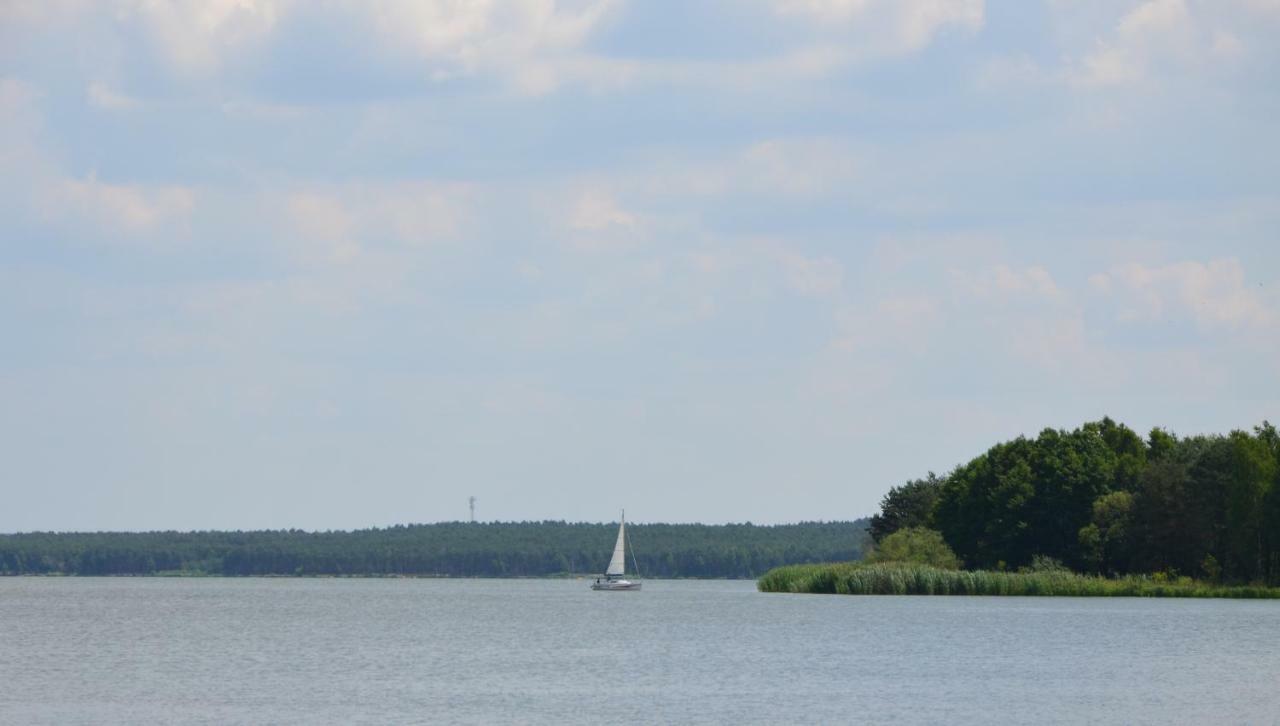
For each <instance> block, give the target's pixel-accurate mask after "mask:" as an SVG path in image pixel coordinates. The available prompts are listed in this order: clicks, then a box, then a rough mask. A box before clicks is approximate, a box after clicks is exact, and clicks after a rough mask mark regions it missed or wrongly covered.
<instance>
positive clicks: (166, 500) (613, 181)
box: [0, 0, 1280, 531]
mask: <svg viewBox="0 0 1280 726" xmlns="http://www.w3.org/2000/svg"><path fill="white" fill-rule="evenodd" d="M1278 33H1280V2H1278V1H1277V0H1204V1H1199V0H1150V1H1149V2H1122V1H1120V0H1070V1H1069V0H1044V1H1043V2H1032V1H1029V0H988V1H987V2H983V0H699V1H696V2H688V1H685V0H681V1H679V2H655V1H652V0H630V1H627V0H584V1H581V2H563V3H562V2H556V1H555V0H492V1H485V0H475V1H468V0H424V1H423V2H416V3H408V2H392V1H389V0H351V1H347V0H314V1H313V0H306V1H303V0H298V1H296V2H291V1H289V0H209V1H208V2H185V1H179V2H163V1H162V0H146V1H143V0H118V1H117V0H101V1H92V2H68V1H64V0H0V333H2V335H0V441H2V442H3V443H2V444H0V531H22V530H32V529H57V530H69V529H92V530H97V529H152V528H165V529H168V528H175V529H188V528H260V527H271V528H277V527H301V528H307V529H314V528H350V527H363V526H369V525H386V524H393V523H397V522H422V521H438V520H450V519H462V518H465V517H466V513H467V506H466V505H467V502H466V500H467V497H468V496H469V495H475V496H476V497H478V499H479V502H478V512H479V515H480V517H481V518H482V519H486V520H487V519H503V520H512V519H515V520H523V519H543V518H551V519H569V520H591V521H600V520H607V519H610V518H613V517H615V516H616V514H617V509H618V508H619V507H622V506H626V507H627V509H628V511H629V512H630V514H631V516H633V517H634V518H635V519H638V520H642V521H708V522H725V521H744V520H750V521H754V522H758V523H759V522H770V523H771V522H787V521H796V520H802V519H846V518H852V517H855V516H860V515H866V514H870V513H871V512H873V511H874V510H875V508H876V505H877V502H878V501H879V499H880V497H881V495H882V494H883V493H884V491H885V490H886V489H887V488H888V487H889V486H891V485H894V484H897V483H901V482H902V481H904V480H905V479H908V478H912V477H916V476H920V475H923V474H924V473H925V472H927V471H929V470H931V469H932V470H937V471H939V472H942V471H945V470H947V469H949V468H950V467H952V466H954V465H955V464H957V463H960V462H962V461H965V460H967V459H968V458H970V457H972V456H974V455H976V454H978V453H980V452H981V451H982V450H984V449H985V448H986V447H987V446H989V445H990V444H992V443H994V442H996V441H998V440H1003V439H1007V438H1011V437H1014V436H1017V435H1019V434H1023V433H1027V434H1034V433H1035V432H1037V431H1038V430H1040V429H1041V428H1043V427H1046V426H1053V427H1074V426H1076V425H1078V424H1080V423H1081V422H1083V421H1086V420H1092V419H1096V418H1100V417H1102V416H1104V415H1111V416H1112V417H1114V418H1117V419H1119V420H1122V421H1124V422H1127V423H1129V424H1130V425H1131V426H1133V427H1134V428H1137V429H1139V430H1140V431H1144V432H1145V431H1146V430H1147V429H1149V428H1150V427H1152V426H1154V425H1162V426H1166V427H1168V428H1171V429H1173V430H1174V431H1176V432H1179V433H1196V432H1215V431H1226V430H1229V429H1232V428H1243V427H1250V426H1253V425H1255V424H1257V423H1259V422H1260V421H1262V420H1263V419H1264V418H1269V419H1271V420H1272V421H1275V420H1277V419H1280V141H1278V140H1277V125H1276V124H1277V121H1276V119H1277V118H1280V44H1277V43H1276V42H1275V38H1276V37H1277V34H1278Z"/></svg>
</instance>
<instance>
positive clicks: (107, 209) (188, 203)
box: [42, 174, 195, 233]
mask: <svg viewBox="0 0 1280 726" xmlns="http://www.w3.org/2000/svg"><path fill="white" fill-rule="evenodd" d="M42 202H43V207H44V211H45V214H46V216H48V217H49V218H51V219H57V220H60V219H62V218H64V217H66V216H68V215H70V216H72V217H79V218H82V219H85V220H87V221H89V222H91V223H94V224H105V225H108V226H110V227H113V228H116V229H119V230H121V231H124V232H127V233H139V232H147V231H151V230H155V229H156V228H158V227H160V226H161V225H165V224H172V223H176V222H181V221H184V220H186V219H187V218H188V217H189V216H190V215H191V212H192V210H193V209H194V207H195V194H194V192H193V191H192V190H191V189H190V188H188V187H183V186H146V185H131V184H109V183H106V182H102V181H99V180H98V179H97V178H96V177H95V176H94V175H92V174H90V175H89V176H87V177H85V178H84V179H64V180H61V181H60V182H57V183H55V184H54V185H53V186H52V188H51V189H49V190H47V191H46V193H45V194H44V197H43V200H42Z"/></svg>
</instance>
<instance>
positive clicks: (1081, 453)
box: [871, 418, 1280, 585]
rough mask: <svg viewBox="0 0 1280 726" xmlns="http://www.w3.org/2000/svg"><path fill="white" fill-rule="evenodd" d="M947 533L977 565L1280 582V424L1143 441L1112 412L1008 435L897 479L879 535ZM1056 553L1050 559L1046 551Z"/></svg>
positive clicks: (875, 531) (876, 522)
mask: <svg viewBox="0 0 1280 726" xmlns="http://www.w3.org/2000/svg"><path fill="white" fill-rule="evenodd" d="M916 527H924V528H930V529H933V530H937V531H938V532H940V533H941V534H942V537H943V539H945V541H946V544H947V545H949V546H950V548H951V549H952V550H953V551H954V552H955V554H956V555H958V556H959V557H960V559H961V560H962V561H963V565H964V566H965V567H966V568H971V569H995V570H1006V569H1008V570H1012V569H1017V568H1020V567H1027V566H1032V567H1033V568H1034V566H1035V565H1036V564H1037V563H1038V562H1039V563H1043V562H1045V561H1057V562H1060V563H1062V564H1065V565H1066V566H1068V567H1070V568H1071V569H1073V570H1076V571H1081V572H1092V573H1098V574H1105V575H1123V574H1131V573H1133V574H1141V573H1164V574H1166V575H1179V576H1189V577H1194V578H1199V579H1202V580H1207V581H1210V582H1227V583H1268V584H1273V585H1274V584H1278V583H1280V435H1278V434H1277V431H1276V428H1275V427H1274V426H1272V425H1271V424H1269V423H1266V422H1263V423H1262V425H1260V426H1257V427H1256V428H1254V430H1253V431H1252V432H1248V431H1232V432H1231V433H1229V434H1227V435H1225V436H1223V435H1210V436H1188V437H1185V438H1179V437H1178V436H1175V435H1174V434H1172V433H1169V432H1168V431H1165V430H1164V429H1160V428H1156V429H1153V430H1152V431H1151V432H1150V433H1149V434H1148V435H1147V437H1146V438H1145V439H1144V438H1142V437H1141V436H1139V435H1138V434H1136V433H1135V432H1134V431H1132V430H1131V429H1129V428H1128V427H1127V426H1124V425H1123V424H1118V423H1116V422H1115V421H1112V420H1111V419H1109V418H1104V419H1103V420H1101V421H1096V422H1093V423H1087V424H1084V425H1083V426H1081V427H1079V428H1077V429H1075V430H1074V431H1061V430H1055V429H1045V430H1044V431H1042V432H1041V433H1040V435H1039V436H1037V437H1035V438H1025V437H1019V438H1017V439H1014V440H1012V441H1007V442H1005V443H1001V444H997V445H995V446H993V447H991V449H989V450H988V451H987V452H986V453H984V454H982V455H981V456H978V457H977V458H975V459H973V460H972V461H970V462H969V463H967V464H963V465H961V466H958V467H956V468H955V470H953V471H952V472H951V473H949V474H947V475H945V476H937V475H934V474H932V473H930V474H929V475H928V476H927V477H925V478H924V479H918V480H915V481H910V482H907V483H905V484H903V485H902V486H898V487H894V488H893V489H891V490H890V491H889V493H888V494H887V495H886V496H885V497H884V500H883V501H882V502H881V511H880V513H879V514H877V515H876V516H874V517H872V521H871V533H872V536H873V537H874V538H875V539H876V541H877V542H880V541H884V540H885V539H886V538H887V537H888V536H889V535H891V534H892V533H894V532H897V531H899V530H903V531H904V535H906V534H909V532H907V530H908V529H909V528H916ZM1046 558H1047V559H1046Z"/></svg>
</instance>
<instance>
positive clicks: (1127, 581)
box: [756, 562, 1280, 600]
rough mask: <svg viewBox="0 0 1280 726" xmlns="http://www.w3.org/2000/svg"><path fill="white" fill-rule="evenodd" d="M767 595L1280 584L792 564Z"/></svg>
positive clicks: (1214, 591) (1254, 595)
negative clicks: (1226, 583)
mask: <svg viewBox="0 0 1280 726" xmlns="http://www.w3.org/2000/svg"><path fill="white" fill-rule="evenodd" d="M756 588H757V589H758V590H759V591H760V592H765V593H794V594H835V595H937V596H976V597H990V596H1004V597H1180V598H1225V599H1258V600H1280V587H1267V586H1265V585H1220V584H1215V583H1208V582H1201V581H1197V580H1192V579H1191V578H1187V577H1181V578H1169V577H1165V576H1161V575H1129V576H1126V577H1122V578H1107V577H1099V576H1095V575H1081V574H1077V573H1074V572H1069V571H1054V572H993V571H988V570H943V569H939V568H936V567H930V566H927V565H915V564H908V563H882V564H862V563H854V562H850V563H831V564H824V565H788V566H785V567H779V568H775V569H773V570H770V571H769V572H767V573H765V574H764V576H763V577H761V578H760V579H759V580H757V581H756Z"/></svg>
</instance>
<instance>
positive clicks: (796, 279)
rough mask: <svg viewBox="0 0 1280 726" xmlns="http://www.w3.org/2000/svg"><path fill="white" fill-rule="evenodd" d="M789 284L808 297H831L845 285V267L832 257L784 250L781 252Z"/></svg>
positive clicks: (780, 255) (783, 267)
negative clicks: (813, 255) (809, 255)
mask: <svg viewBox="0 0 1280 726" xmlns="http://www.w3.org/2000/svg"><path fill="white" fill-rule="evenodd" d="M779 258H780V260H779V261H780V262H781V263H782V269H783V271H784V275H785V277H786V281H787V286H788V287H790V288H791V289H792V290H794V291H795V292H798V293H800V294H801V295H805V296H808V297H830V296H832V295H835V294H837V293H839V292H840V290H841V288H842V287H843V286H844V267H843V266H842V265H841V264H840V263H839V262H838V261H837V260H833V259H831V258H830V257H806V256H804V255H801V254H798V253H795V252H790V251H783V252H781V253H780V254H779Z"/></svg>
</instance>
